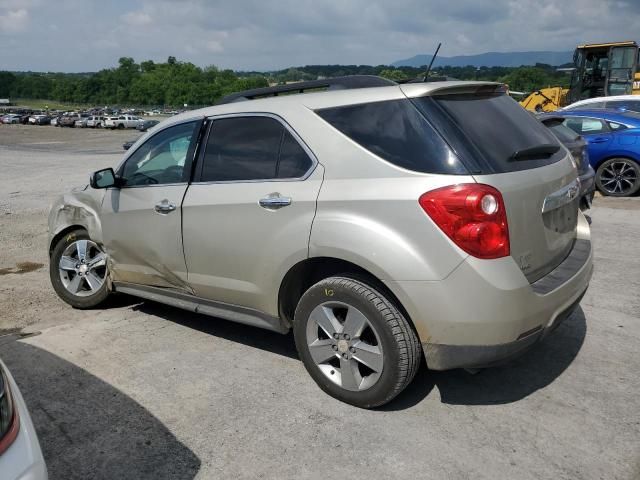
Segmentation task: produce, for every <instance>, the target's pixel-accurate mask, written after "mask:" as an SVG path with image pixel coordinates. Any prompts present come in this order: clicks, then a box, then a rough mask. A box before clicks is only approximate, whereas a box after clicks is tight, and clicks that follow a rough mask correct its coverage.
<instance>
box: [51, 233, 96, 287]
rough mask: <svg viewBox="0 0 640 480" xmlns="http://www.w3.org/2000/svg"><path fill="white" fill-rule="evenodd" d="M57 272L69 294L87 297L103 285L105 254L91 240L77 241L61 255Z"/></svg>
mask: <svg viewBox="0 0 640 480" xmlns="http://www.w3.org/2000/svg"><path fill="white" fill-rule="evenodd" d="M58 270H59V273H60V279H61V280H62V284H63V285H64V288H66V289H67V291H68V292H69V293H71V294H73V295H76V296H78V297H88V296H90V295H93V294H95V293H96V292H97V291H98V290H100V288H102V286H103V285H104V282H105V280H106V276H107V254H106V253H104V252H103V251H102V249H101V248H100V247H98V245H97V244H96V243H94V242H92V241H91V240H77V241H75V242H73V243H70V244H69V245H68V246H67V248H66V249H65V250H64V252H63V253H62V256H61V257H60V262H59V263H58Z"/></svg>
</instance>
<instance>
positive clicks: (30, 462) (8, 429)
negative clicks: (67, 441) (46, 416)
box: [0, 361, 48, 480]
mask: <svg viewBox="0 0 640 480" xmlns="http://www.w3.org/2000/svg"><path fill="white" fill-rule="evenodd" d="M0 478H2V480H47V478H48V476H47V467H46V465H45V463H44V458H43V456H42V451H41V450H40V444H39V443H38V437H37V436H36V431H35V429H34V428H33V423H32V422H31V417H30V416H29V411H28V410H27V406H26V405H25V403H24V400H23V398H22V395H21V394H20V390H18V386H17V385H16V382H15V381H14V380H13V378H12V377H11V374H10V373H9V370H8V369H7V367H6V366H5V364H4V363H2V361H0Z"/></svg>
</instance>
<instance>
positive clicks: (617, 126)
mask: <svg viewBox="0 0 640 480" xmlns="http://www.w3.org/2000/svg"><path fill="white" fill-rule="evenodd" d="M607 124H609V128H610V129H611V130H624V129H626V128H627V126H626V125H623V124H621V123H616V122H607Z"/></svg>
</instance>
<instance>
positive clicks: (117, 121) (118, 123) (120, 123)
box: [104, 115, 140, 129]
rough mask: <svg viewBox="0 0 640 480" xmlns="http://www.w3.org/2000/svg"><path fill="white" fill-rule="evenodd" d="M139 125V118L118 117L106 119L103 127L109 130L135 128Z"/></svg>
mask: <svg viewBox="0 0 640 480" xmlns="http://www.w3.org/2000/svg"><path fill="white" fill-rule="evenodd" d="M139 123H140V118H138V117H135V116H133V115H118V116H117V117H107V119H106V120H105V122H104V126H105V127H106V128H111V129H116V128H117V129H124V128H136V127H137V126H138V124H139Z"/></svg>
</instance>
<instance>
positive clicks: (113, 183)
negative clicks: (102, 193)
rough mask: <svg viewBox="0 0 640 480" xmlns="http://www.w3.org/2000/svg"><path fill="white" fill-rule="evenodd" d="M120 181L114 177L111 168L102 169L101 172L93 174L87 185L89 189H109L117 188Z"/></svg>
mask: <svg viewBox="0 0 640 480" xmlns="http://www.w3.org/2000/svg"><path fill="white" fill-rule="evenodd" d="M119 180H120V179H119V178H118V177H116V174H115V172H114V171H113V168H104V169H102V170H98V171H97V172H93V174H92V175H91V178H90V179H89V184H90V185H91V188H110V187H119V186H120V181H119Z"/></svg>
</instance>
